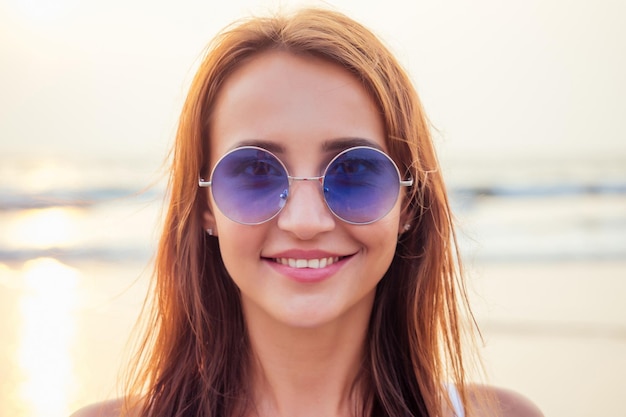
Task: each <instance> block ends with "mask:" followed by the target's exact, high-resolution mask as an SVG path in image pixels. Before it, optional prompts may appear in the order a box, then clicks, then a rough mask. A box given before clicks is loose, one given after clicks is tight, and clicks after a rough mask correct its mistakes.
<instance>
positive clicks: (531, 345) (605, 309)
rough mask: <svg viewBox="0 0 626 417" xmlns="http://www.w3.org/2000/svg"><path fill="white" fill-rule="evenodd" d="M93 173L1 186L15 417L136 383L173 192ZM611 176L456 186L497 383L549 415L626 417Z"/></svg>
mask: <svg viewBox="0 0 626 417" xmlns="http://www.w3.org/2000/svg"><path fill="white" fill-rule="evenodd" d="M91 162H92V163H91V168H90V169H88V168H87V167H86V166H82V167H80V169H74V170H72V169H71V166H70V165H64V166H63V167H64V168H63V169H64V171H63V172H66V174H67V175H66V176H67V177H68V178H70V179H72V178H74V179H75V178H78V177H72V175H74V174H72V173H75V172H80V173H81V177H80V178H81V179H82V181H83V182H81V181H77V180H72V181H68V182H67V184H65V185H64V186H63V187H62V188H60V189H59V188H58V187H57V188H50V187H48V188H46V187H45V186H44V187H39V188H37V189H33V188H29V187H28V186H26V185H22V186H21V188H18V189H16V188H15V184H14V183H10V182H7V183H5V184H1V183H0V195H2V196H4V198H3V199H2V202H3V207H2V208H3V210H0V228H1V229H2V230H3V232H4V233H3V234H2V236H0V315H1V317H2V320H0V335H2V338H1V340H2V342H1V343H0V374H1V375H2V379H1V381H0V384H1V385H2V387H1V389H0V416H3V417H4V416H7V417H8V416H10V417H61V416H67V415H68V414H69V413H70V412H71V411H72V410H75V409H77V408H79V407H81V406H84V405H87V404H89V403H92V402H95V401H99V400H103V399H107V398H114V397H116V396H118V395H119V394H120V392H121V389H122V387H123V378H122V377H123V369H124V365H125V363H126V362H127V360H128V358H129V355H130V354H131V353H132V349H131V346H132V344H129V343H130V342H129V341H130V340H131V339H132V338H131V335H132V334H133V333H132V329H133V326H134V324H135V321H136V319H137V317H138V315H139V312H140V309H141V306H142V303H143V300H144V297H145V294H146V291H147V289H148V285H149V281H150V276H151V259H152V256H153V254H154V251H155V248H156V241H157V238H158V225H159V223H160V221H159V219H160V216H161V204H162V202H163V201H164V191H163V186H162V184H161V185H158V184H157V185H153V186H151V187H147V188H146V186H145V184H146V183H148V181H147V179H146V178H148V177H151V176H152V175H151V174H150V175H143V174H142V175H138V176H137V177H136V178H135V179H134V180H129V178H132V176H130V175H128V173H127V172H126V171H124V170H123V169H121V168H119V167H118V168H116V165H115V164H112V163H111V161H101V162H99V163H93V161H91ZM9 165H10V164H9ZM9 165H7V164H5V165H4V169H5V170H6V169H9V168H7V167H8V166H9ZM105 165H106V166H107V169H106V170H104V169H103V168H101V167H104V166H105ZM119 165H121V166H129V167H130V166H132V167H133V170H134V171H135V172H140V173H150V169H142V168H141V165H140V164H130V163H128V161H127V162H123V161H122V162H119ZM15 169H16V170H17V168H15ZM494 169H500V168H499V167H497V166H496V167H494ZM104 171H106V172H107V174H108V175H106V176H102V177H99V175H101V174H100V173H101V172H104ZM131 171H132V170H131ZM459 171H461V170H459ZM565 171H567V170H565ZM111 172H114V173H116V174H115V175H110V173H111ZM457 172H458V171H457ZM534 172H536V169H535V170H534ZM611 172H612V174H611V175H599V176H596V177H594V178H591V179H589V178H590V177H588V176H585V177H576V176H573V177H572V176H571V175H569V174H568V175H566V176H564V177H555V176H553V175H552V176H551V175H547V174H544V177H543V178H539V179H537V178H532V177H529V176H525V175H524V172H523V171H521V172H519V173H518V175H517V176H514V177H513V178H508V179H507V178H505V179H504V180H503V178H502V176H493V175H486V176H485V177H484V178H497V179H498V181H497V182H496V181H493V180H492V181H491V182H489V181H486V180H485V179H484V178H482V177H481V175H479V172H478V171H475V172H474V179H473V181H468V180H467V177H466V176H464V177H463V178H464V181H460V180H455V178H454V177H453V178H452V182H451V184H452V186H451V196H452V205H453V208H454V213H455V217H456V221H457V224H458V232H459V245H460V249H461V253H462V256H463V260H464V265H465V269H466V280H467V286H468V292H469V296H470V301H471V305H472V308H473V310H474V313H475V316H476V319H477V322H478V324H479V326H480V329H481V331H482V341H479V342H480V343H479V350H480V352H481V353H482V355H483V359H484V364H485V369H486V375H487V378H486V382H488V383H491V384H494V385H498V386H502V387H506V388H510V389H514V390H516V391H519V392H521V393H523V394H525V395H527V396H528V397H529V398H531V399H532V400H533V401H535V402H536V403H537V404H538V405H539V406H540V407H541V409H542V410H543V411H544V413H545V415H547V416H548V415H549V416H562V415H563V416H564V415H567V416H569V417H583V416H589V415H603V416H609V417H612V416H615V417H618V416H622V415H623V411H622V409H621V408H622V406H621V388H622V387H623V386H625V383H626V355H625V354H624V353H625V352H626V307H625V305H624V303H623V301H622V298H623V295H624V294H626V279H625V278H626V194H625V193H623V192H622V191H621V190H622V188H623V186H622V185H621V184H622V182H620V178H622V177H624V178H626V176H623V175H622V172H621V171H619V172H613V169H612V170H611ZM22 177H26V178H27V177H28V175H22ZM59 177H60V176H57V178H59ZM516 179H517V180H516ZM522 180H523V181H522ZM94 184H95V185H96V186H94ZM589 190H591V191H589ZM8 196H10V198H8Z"/></svg>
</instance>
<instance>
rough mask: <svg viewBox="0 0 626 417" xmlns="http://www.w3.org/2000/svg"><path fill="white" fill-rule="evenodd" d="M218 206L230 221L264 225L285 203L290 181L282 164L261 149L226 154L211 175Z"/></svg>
mask: <svg viewBox="0 0 626 417" xmlns="http://www.w3.org/2000/svg"><path fill="white" fill-rule="evenodd" d="M211 182H212V184H211V189H212V193H213V199H214V200H215V204H217V206H218V207H219V209H220V211H221V212H222V213H224V214H225V215H226V216H227V217H228V218H229V219H231V220H233V221H236V222H238V223H243V224H258V223H263V222H264V221H267V220H269V219H271V218H272V217H274V216H275V215H276V214H278V212H279V211H280V209H281V208H282V207H283V205H284V204H285V198H286V192H287V189H288V188H289V178H288V176H287V171H286V170H285V167H284V166H283V164H282V163H281V162H280V161H279V160H278V159H277V158H276V157H275V156H274V155H272V154H271V153H269V152H267V151H264V150H263V149H260V148H254V147H242V148H238V149H235V150H234V151H231V152H230V153H228V154H226V155H225V156H224V157H223V158H222V159H221V160H220V161H219V162H218V163H217V165H216V166H215V169H214V170H213V173H212V174H211Z"/></svg>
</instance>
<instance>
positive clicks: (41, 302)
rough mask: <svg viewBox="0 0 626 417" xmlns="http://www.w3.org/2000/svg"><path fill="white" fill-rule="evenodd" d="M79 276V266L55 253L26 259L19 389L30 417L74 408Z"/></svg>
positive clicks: (56, 416)
mask: <svg viewBox="0 0 626 417" xmlns="http://www.w3.org/2000/svg"><path fill="white" fill-rule="evenodd" d="M79 278H80V275H79V272H78V271H77V270H75V269H73V268H70V267H69V266H67V265H64V264H62V263H60V262H59V261H57V260H55V259H52V258H39V259H34V260H32V261H28V262H27V263H25V264H24V268H23V275H22V279H23V284H24V289H23V291H22V296H21V299H20V302H19V308H20V316H21V321H22V323H21V326H20V330H21V335H20V337H19V342H18V345H17V349H18V352H17V359H18V363H19V368H20V371H21V373H22V375H21V376H22V378H21V379H22V383H21V384H20V390H19V393H20V396H21V400H22V401H23V402H24V403H25V404H28V407H29V409H28V411H27V414H26V415H25V417H26V416H28V417H30V416H32V417H35V416H36V417H60V416H65V415H68V414H69V411H70V410H69V406H68V404H69V400H70V398H69V395H70V393H71V388H72V387H73V386H74V385H75V381H74V379H75V378H74V373H73V372H74V370H73V367H72V359H71V356H70V348H71V344H72V341H73V339H74V336H75V327H76V324H75V322H74V318H73V316H72V310H73V309H74V308H75V307H76V304H77V287H78V283H79Z"/></svg>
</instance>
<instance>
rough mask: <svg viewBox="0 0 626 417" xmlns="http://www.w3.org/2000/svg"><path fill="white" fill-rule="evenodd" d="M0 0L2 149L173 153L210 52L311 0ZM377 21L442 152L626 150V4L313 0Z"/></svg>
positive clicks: (513, 153) (5, 152) (604, 153)
mask: <svg viewBox="0 0 626 417" xmlns="http://www.w3.org/2000/svg"><path fill="white" fill-rule="evenodd" d="M217 3H218V2H213V1H189V0H182V1H170V2H165V1H159V0H156V1H154V0H153V1H148V0H134V1H133V0H131V1H126V0H124V1H122V0H112V1H98V2H96V1H90V2H86V1H79V0H56V1H54V2H49V1H47V0H1V1H0V60H1V64H0V91H1V92H2V93H1V94H0V141H1V142H0V153H1V154H2V156H3V157H6V156H11V155H14V154H22V155H23V154H25V153H26V154H31V153H34V154H44V155H45V154H54V155H57V154H58V155H65V154H72V155H84V156H88V157H91V156H94V155H111V156H123V155H162V154H163V153H164V152H165V150H166V148H167V146H168V144H169V143H170V142H171V139H172V137H173V134H174V131H175V126H176V119H177V117H178V112H179V111H180V107H181V103H182V100H183V97H184V93H185V89H186V86H187V85H188V83H189V81H190V78H191V76H192V74H193V70H194V68H195V67H196V65H197V60H198V57H199V56H200V55H201V52H202V49H203V48H204V46H205V45H206V44H207V42H208V41H209V40H210V39H211V37H212V36H213V35H214V34H215V33H216V32H217V31H218V30H219V29H220V28H222V27H223V26H225V25H226V24H228V23H229V22H230V21H232V20H233V19H235V18H238V17H242V16H246V15H250V14H263V13H266V12H267V11H272V10H276V9H278V8H279V7H280V6H282V7H285V8H289V7H291V6H292V5H293V4H301V3H302V2H293V1H292V2H289V1H282V2H279V1H258V0H257V1H254V0H229V1H224V2H219V6H216V5H215V4H217ZM308 4H313V5H323V4H326V5H329V7H332V8H335V9H338V10H340V11H343V12H346V13H347V14H349V15H350V16H352V17H354V18H356V19H357V20H360V21H361V22H363V23H365V24H366V25H367V26H369V27H370V28H372V29H373V30H374V31H375V32H376V33H378V34H379V35H380V36H381V37H382V38H383V39H384V40H385V41H386V42H387V44H388V45H390V47H391V48H392V50H393V51H394V52H395V53H396V54H397V56H398V57H399V58H400V60H401V61H402V62H403V63H404V65H405V66H406V67H407V69H408V71H409V72H410V74H411V76H412V77H413V79H414V80H415V82H416V84H417V88H418V91H419V92H420V94H421V97H422V100H423V102H424V105H425V107H426V111H427V114H428V115H429V117H430V119H431V121H432V123H433V125H434V127H435V128H436V129H437V132H438V133H437V136H438V141H439V146H440V149H441V151H442V153H443V154H444V155H453V156H459V155H460V156H464V155H476V156H480V155H485V154H489V155H494V156H502V157H505V158H506V157H511V156H533V157H534V156H545V157H552V156H563V155H564V156H570V155H572V156H578V157H580V156H585V157H588V156H589V157H595V156H598V157H604V156H607V155H609V156H616V155H617V156H621V157H625V156H626V123H624V117H625V115H626V77H625V76H624V74H626V53H625V52H626V25H624V24H623V18H624V16H626V2H623V1H609V0H599V1H596V2H591V1H578V0H574V1H572V0H528V1H523V2H522V1H506V2H503V1H499V0H477V1H471V2H470V1H465V0H444V1H434V0H430V1H409V0H404V1H398V0H387V1H382V2H373V1H372V2H368V1H362V0H349V1H329V2H326V3H321V2H309V3H308Z"/></svg>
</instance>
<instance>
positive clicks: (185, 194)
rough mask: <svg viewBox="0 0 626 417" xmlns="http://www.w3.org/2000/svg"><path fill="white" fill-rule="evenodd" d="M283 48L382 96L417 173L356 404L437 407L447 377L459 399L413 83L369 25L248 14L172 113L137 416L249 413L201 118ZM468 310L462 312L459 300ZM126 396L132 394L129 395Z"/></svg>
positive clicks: (238, 324)
mask: <svg viewBox="0 0 626 417" xmlns="http://www.w3.org/2000/svg"><path fill="white" fill-rule="evenodd" d="M272 49H280V50H284V51H288V52H290V53H294V54H300V55H309V56H316V57H319V58H323V59H325V60H328V61H329V62H333V63H335V64H337V65H339V66H341V67H343V68H345V69H346V71H349V72H351V73H352V74H354V76H355V77H357V78H358V79H359V80H360V81H361V82H362V84H363V86H364V87H365V88H366V89H367V91H368V92H369V93H370V94H371V96H372V98H373V99H374V101H375V102H376V103H377V105H378V106H379V109H380V112H381V114H382V117H383V121H384V125H385V128H386V138H387V148H388V150H389V153H390V156H391V157H392V158H393V159H394V160H395V161H396V163H397V164H398V166H399V167H400V170H401V171H402V173H403V174H406V175H407V176H411V177H412V178H414V179H415V185H414V186H413V187H412V188H411V191H410V192H409V193H408V194H407V196H406V198H405V203H404V206H403V213H404V218H406V219H407V223H409V224H410V225H411V227H410V229H409V230H408V231H406V232H405V233H403V234H401V236H400V237H399V241H398V245H397V249H396V253H395V257H394V259H393V261H392V264H391V266H390V267H389V270H388V271H387V273H386V274H385V276H384V277H383V278H382V280H381V281H380V283H379V285H378V288H377V293H376V298H375V302H374V308H373V312H372V316H371V320H370V325H369V330H368V340H367V346H366V350H365V351H366V357H365V358H364V361H363V369H362V370H361V373H360V376H359V386H360V387H361V389H360V391H359V393H360V395H361V397H362V398H361V400H360V401H361V406H360V410H359V411H358V414H363V415H365V414H371V415H376V416H393V417H399V416H403V417H404V416H431V417H433V416H441V415H442V407H443V403H444V402H445V398H446V397H445V396H444V392H445V385H444V383H445V382H451V383H455V384H456V385H457V387H458V389H459V390H460V392H461V397H462V398H463V401H464V402H465V403H467V401H466V399H467V394H466V389H465V385H466V379H467V377H466V374H467V371H466V365H465V364H464V361H463V355H462V354H461V351H462V334H463V328H464V326H463V325H462V323H464V322H465V320H463V317H466V316H465V315H464V314H462V313H463V311H464V310H465V309H466V308H467V300H466V297H465V290H464V287H463V283H462V280H461V273H460V272H461V271H460V264H459V263H458V253H457V249H456V238H455V235H454V229H453V225H452V218H451V213H450V208H449V204H448V201H447V194H446V190H445V186H444V183H443V180H442V178H441V174H440V170H439V166H438V162H437V157H436V155H435V151H434V149H433V144H432V140H431V136H430V133H429V127H428V123H427V120H426V117H425V115H424V111H423V109H422V106H421V104H420V101H419V98H418V96H417V93H416V91H415V89H414V87H413V85H412V83H411V81H410V79H409V77H408V76H407V74H406V73H405V71H404V70H403V69H402V67H401V66H400V64H399V63H398V62H397V60H396V59H395V58H394V57H393V55H392V54H391V53H390V52H389V50H388V49H387V48H386V47H385V46H384V45H383V43H382V42H381V41H380V40H379V39H377V37H376V36H375V35H373V34H372V33H371V32H370V31H369V30H367V29H366V28H364V27H363V26H361V25H360V24H358V23H357V22H355V21H353V20H351V19H349V18H348V17H346V16H344V15H342V14H340V13H337V12H334V11H328V10H320V9H304V10H300V11H298V12H297V13H295V14H293V15H290V16H285V15H281V16H273V17H266V18H253V19H250V20H245V21H242V22H238V23H237V24H236V25H233V26H231V27H229V28H227V29H226V30H225V31H224V32H222V33H221V34H220V35H219V36H218V37H217V38H216V39H215V40H214V41H213V42H212V43H211V44H210V45H209V48H208V50H207V53H206V56H205V57H204V60H203V61H202V63H201V65H200V68H199V69H198V71H197V74H196V76H195V78H194V80H193V82H192V85H191V87H190V91H189V94H188V96H187V99H186V102H185V104H184V108H183V110H182V114H181V117H180V121H179V127H178V132H177V136H176V142H175V146H174V149H173V154H172V157H173V163H172V167H171V176H170V180H169V188H168V189H169V206H168V211H167V215H166V218H165V223H164V227H163V233H162V237H161V240H160V244H159V248H158V253H157V258H156V264H155V274H154V276H155V280H154V282H153V286H154V288H153V291H152V299H151V304H150V307H149V308H148V310H147V311H148V313H149V315H148V321H147V324H148V327H147V329H146V333H145V338H144V339H142V343H141V345H140V346H139V349H138V353H137V356H136V358H135V361H134V367H132V372H131V376H132V378H131V382H132V384H131V388H130V389H129V394H138V393H139V394H141V395H140V398H141V402H140V404H141V405H140V408H141V410H142V411H141V413H140V415H142V416H145V417H147V416H151V417H156V416H167V417H173V416H212V417H218V416H219V417H232V416H235V415H239V414H240V413H242V412H244V410H246V407H247V405H246V398H247V397H249V395H247V394H248V393H249V386H248V381H249V378H248V375H247V374H246V373H247V370H248V362H247V361H248V357H249V353H250V352H249V345H248V341H247V336H246V331H245V325H244V320H243V315H242V312H241V308H240V299H239V292H238V289H237V287H236V286H235V285H234V283H233V282H232V280H231V278H230V277H229V275H228V273H227V272H226V269H225V267H224V265H223V263H222V260H221V257H220V250H219V241H218V239H215V238H212V237H209V236H207V235H206V233H205V232H204V231H203V228H202V224H203V223H202V212H203V210H204V209H205V208H206V205H207V201H206V193H204V192H201V191H200V190H199V188H198V174H199V173H202V172H205V171H206V170H207V169H208V167H207V163H208V161H209V159H210V158H209V146H208V144H209V141H210V140H211V138H210V136H209V131H210V129H209V126H210V123H211V115H212V111H213V106H214V103H215V99H216V96H217V94H218V92H219V91H220V87H221V86H222V85H223V83H224V81H225V79H226V78H227V77H228V76H229V74H231V73H232V71H233V70H234V69H236V68H237V67H238V66H240V65H242V63H243V62H246V60H247V59H250V58H251V57H253V56H255V55H256V54H259V53H262V52H263V51H267V50H272ZM467 311H468V312H469V309H467ZM129 397H130V395H129Z"/></svg>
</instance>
